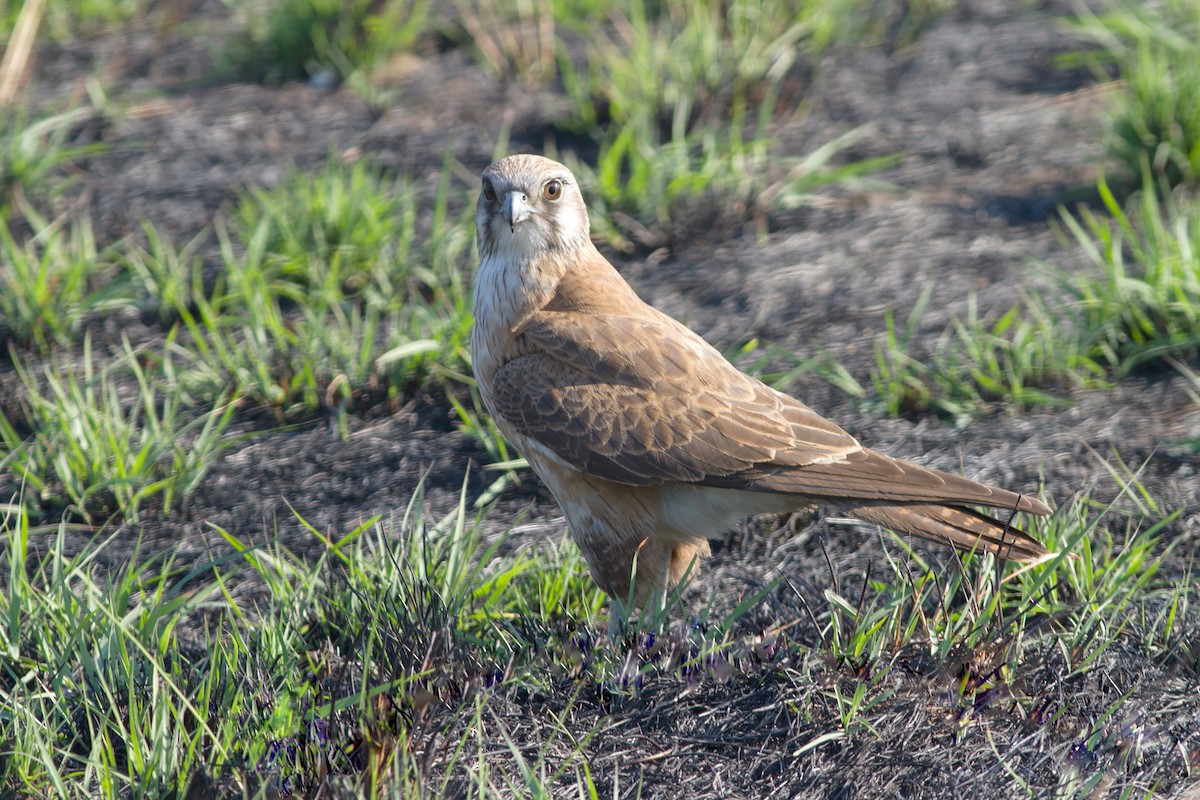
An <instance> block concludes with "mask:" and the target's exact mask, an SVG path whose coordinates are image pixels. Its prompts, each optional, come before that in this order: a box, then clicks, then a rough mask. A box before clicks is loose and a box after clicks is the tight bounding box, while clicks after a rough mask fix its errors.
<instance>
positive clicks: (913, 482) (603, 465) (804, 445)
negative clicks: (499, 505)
mask: <svg viewBox="0 0 1200 800" xmlns="http://www.w3.org/2000/svg"><path fill="white" fill-rule="evenodd" d="M520 339H521V341H520V348H519V349H520V351H521V352H525V353H527V354H528V355H524V356H522V357H520V358H517V359H515V360H513V361H511V362H509V363H508V364H506V365H505V366H504V367H503V368H501V369H500V371H499V372H498V373H497V375H496V378H495V379H494V381H493V386H492V392H491V394H492V395H493V397H492V401H493V405H494V408H493V409H492V410H493V413H495V414H497V415H499V416H501V417H503V418H504V420H505V421H506V422H508V423H509V424H510V425H512V426H513V427H514V428H515V429H516V430H517V431H519V432H520V433H521V434H523V435H525V436H527V437H529V438H531V439H533V440H535V441H537V442H538V443H539V444H541V445H542V446H544V447H546V448H548V449H549V450H550V451H551V452H553V453H554V454H555V455H557V456H558V457H559V458H561V459H563V460H564V461H566V462H567V463H569V464H571V465H572V466H574V467H575V468H576V469H579V470H581V471H583V472H586V473H588V474H591V475H595V476H597V477H601V478H606V479H608V480H613V481H618V482H621V483H628V484H634V485H649V484H656V483H663V482H667V481H683V482H689V483H698V484H701V485H705V486H714V487H724V488H736V489H744V490H748V491H758V492H772V493H780V494H798V495H804V496H806V497H810V498H813V499H823V498H824V499H846V500H851V501H853V500H867V501H871V500H874V501H880V500H883V501H888V500H894V501H900V502H908V503H912V502H938V503H955V504H963V503H976V504H979V505H987V506H994V507H1006V508H1013V507H1017V508H1020V509H1021V510H1023V511H1032V512H1034V513H1049V508H1047V507H1046V506H1045V505H1044V504H1042V503H1041V502H1039V501H1038V500H1036V499H1032V498H1025V497H1020V498H1019V496H1018V495H1017V494H1015V493H1013V492H1009V491H1007V490H1004V489H995V488H992V487H988V486H984V485H983V484H980V483H977V482H975V481H972V480H969V479H967V478H963V477H960V476H957V475H952V474H950V473H946V472H941V471H939V470H932V469H928V468H926V467H922V466H920V465H918V464H913V463H911V462H907V461H901V460H899V459H894V458H890V457H889V456H886V455H884V454H882V453H879V452H876V451H873V450H867V449H865V448H863V447H862V446H861V445H860V444H859V443H858V441H857V440H855V439H854V437H852V436H851V435H850V434H848V433H846V432H845V431H844V430H842V429H841V428H839V427H838V426H837V425H836V424H834V423H833V422H831V421H829V420H827V419H825V418H824V417H822V416H820V415H819V414H817V413H816V412H814V411H813V410H812V409H811V408H809V407H808V406H806V405H804V404H803V403H801V402H799V401H798V400H795V399H793V398H791V397H788V396H787V395H784V394H781V393H779V392H776V391H774V390H773V389H771V388H770V387H768V386H766V385H765V384H763V383H762V382H761V381H758V380H756V379H754V378H751V377H750V376H748V375H746V374H744V373H742V372H740V371H738V370H737V369H736V368H734V367H733V366H732V365H731V364H730V363H729V362H728V361H726V360H725V359H724V358H723V357H722V356H721V355H720V353H718V352H717V351H716V350H714V349H713V348H712V347H711V346H709V345H708V344H707V343H706V342H705V341H704V340H703V339H701V338H700V337H698V336H696V335H695V334H693V333H692V332H691V331H689V330H687V329H686V328H684V327H683V326H682V325H679V323H677V322H675V321H674V320H671V319H670V318H669V317H665V316H661V315H656V316H651V317H642V316H637V317H624V316H611V315H606V316H598V315H588V314H578V313H561V312H546V313H542V314H539V315H537V316H536V317H535V318H534V319H533V320H532V321H531V322H530V323H529V324H528V325H527V326H526V327H525V328H524V329H523V330H522V332H521V335H520ZM1018 498H1019V499H1018Z"/></svg>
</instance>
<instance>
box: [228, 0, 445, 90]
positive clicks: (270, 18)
mask: <svg viewBox="0 0 1200 800" xmlns="http://www.w3.org/2000/svg"><path fill="white" fill-rule="evenodd" d="M228 5H229V6H230V8H231V10H232V11H234V12H235V13H237V14H238V15H239V18H240V23H241V30H240V33H239V35H238V36H236V37H234V38H233V39H232V40H231V41H230V42H229V43H228V45H227V46H226V48H225V50H224V52H223V54H222V59H223V61H224V64H225V68H226V69H228V70H229V71H231V72H232V73H233V74H235V75H237V76H238V77H240V78H242V79H244V80H254V81H259V82H262V83H268V84H272V83H281V82H284V81H293V80H306V79H309V78H312V77H314V76H316V75H318V74H320V73H322V72H329V73H332V74H334V75H337V76H338V77H340V78H341V79H342V80H353V79H354V78H355V76H356V75H357V74H359V73H367V74H369V73H370V72H371V71H372V70H374V69H375V68H376V67H378V66H379V65H380V64H381V63H382V62H383V61H384V60H385V59H386V58H387V57H388V56H390V55H392V54H394V53H397V52H403V51H406V50H409V49H411V48H412V47H413V46H414V45H415V44H416V43H417V41H418V40H419V39H420V38H421V36H422V35H423V34H424V33H425V32H426V30H427V27H428V24H429V17H430V4H429V3H428V2H425V0H394V1H393V2H387V3H375V2H371V1H370V0H263V2H255V3H242V4H236V3H229V4H228Z"/></svg>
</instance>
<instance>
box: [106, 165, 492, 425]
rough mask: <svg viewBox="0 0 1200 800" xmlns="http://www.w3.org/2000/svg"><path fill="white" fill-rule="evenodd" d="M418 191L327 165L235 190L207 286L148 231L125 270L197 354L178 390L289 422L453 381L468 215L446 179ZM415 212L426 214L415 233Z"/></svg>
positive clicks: (466, 311)
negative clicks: (242, 402)
mask: <svg viewBox="0 0 1200 800" xmlns="http://www.w3.org/2000/svg"><path fill="white" fill-rule="evenodd" d="M422 191H423V190H422V189H421V187H418V186H417V185H416V184H415V183H413V182H411V181H408V180H406V179H387V178H385V177H384V176H382V174H380V173H378V172H377V171H373V170H371V169H370V168H369V167H368V166H366V165H364V164H361V163H359V164H353V165H344V164H341V163H339V162H336V161H331V162H330V164H329V165H328V166H326V167H325V168H324V169H323V170H321V171H319V172H317V173H315V174H312V175H303V174H300V173H294V174H292V175H290V176H289V177H288V178H287V179H286V180H285V181H284V183H283V184H282V185H280V186H279V187H276V188H275V189H272V190H263V189H257V190H251V191H248V192H247V193H246V194H245V195H244V197H243V198H242V200H241V202H240V203H239V205H238V208H237V209H236V210H235V212H234V215H233V223H232V228H231V229H230V230H227V229H226V228H225V227H224V226H223V225H222V226H220V227H218V230H217V233H218V239H219V241H220V244H221V254H222V260H223V262H224V264H223V269H222V271H221V277H220V278H219V279H218V280H217V282H216V283H215V285H214V286H212V287H211V289H206V288H205V287H203V286H202V285H201V283H202V281H201V273H200V265H199V264H198V262H197V261H196V259H195V257H194V255H193V254H192V251H193V249H194V246H195V245H194V244H189V245H186V246H185V247H184V248H182V249H178V248H175V247H173V246H171V245H170V244H169V243H167V242H166V241H164V239H163V238H162V237H161V236H160V235H159V234H158V233H157V232H156V231H154V230H153V229H148V230H147V234H148V236H147V238H148V244H147V245H146V246H141V247H133V248H132V250H131V255H130V257H129V262H128V263H129V269H130V272H131V273H132V274H133V275H135V276H136V278H137V279H138V281H139V282H140V283H141V285H143V286H145V287H147V289H148V292H149V295H150V298H151V302H152V303H153V304H155V305H156V307H157V308H158V309H159V313H160V314H161V315H163V316H164V317H165V318H167V319H174V320H178V321H177V322H176V323H175V325H174V327H173V329H172V333H171V336H172V337H173V338H174V337H179V339H180V341H181V343H186V345H187V347H188V348H189V349H191V350H192V351H194V352H195V353H196V355H197V358H196V359H195V363H194V365H193V366H192V367H191V369H190V370H189V373H188V375H186V376H183V377H182V378H181V380H182V381H184V382H185V383H188V384H189V385H190V386H191V387H192V389H193V391H194V392H195V393H196V394H197V395H198V396H199V397H200V398H202V399H205V400H211V399H212V398H213V397H214V396H216V395H217V394H220V393H222V392H230V393H232V394H233V395H234V396H238V397H241V396H245V397H247V398H249V399H250V400H252V401H253V402H255V403H258V404H266V405H269V406H274V407H277V408H278V409H279V410H280V412H281V413H282V414H283V415H284V416H291V415H294V414H305V413H312V412H313V411H316V410H318V409H326V408H329V409H336V408H339V407H344V404H345V403H348V402H350V401H352V400H353V399H354V398H355V397H362V396H363V395H366V394H383V395H385V396H386V395H388V394H389V393H390V394H395V393H398V392H399V391H401V390H403V389H405V388H409V387H411V386H414V385H416V384H419V383H420V382H421V381H422V380H424V379H426V378H427V377H429V376H430V375H431V374H434V373H437V374H441V375H457V374H460V373H461V372H462V371H463V370H464V364H465V359H466V348H467V340H468V337H469V331H470V323H471V318H470V301H469V296H468V292H467V289H466V287H465V279H464V273H465V270H466V262H467V260H468V259H469V258H470V256H471V252H472V246H473V241H474V230H473V223H472V222H471V219H470V217H471V213H472V209H471V207H470V205H469V203H468V200H467V197H466V195H467V191H466V190H464V189H462V188H461V187H460V186H459V185H458V184H456V183H455V182H453V181H452V180H451V178H450V172H449V170H448V169H447V170H445V171H443V173H442V177H441V180H440V182H439V183H438V184H437V185H436V189H435V194H434V195H433V197H432V198H430V197H428V196H427V195H426V194H422V193H421V192H422ZM472 199H473V198H472ZM425 203H431V207H432V209H433V213H432V217H431V219H428V220H427V221H423V222H422V223H421V226H420V227H418V221H417V216H418V215H417V211H418V208H419V207H421V206H423V204H425ZM426 225H427V226H428V227H425V226H426Z"/></svg>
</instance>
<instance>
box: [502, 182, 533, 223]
mask: <svg viewBox="0 0 1200 800" xmlns="http://www.w3.org/2000/svg"><path fill="white" fill-rule="evenodd" d="M501 213H503V214H504V221H505V222H507V223H508V229H509V230H510V231H512V232H514V233H515V232H516V230H517V223H518V222H522V221H524V220H527V219H529V215H530V214H532V213H533V209H531V208H530V207H529V198H528V196H527V195H526V194H525V193H524V192H517V191H513V192H509V193H508V194H506V195H504V208H503V210H502V212H501Z"/></svg>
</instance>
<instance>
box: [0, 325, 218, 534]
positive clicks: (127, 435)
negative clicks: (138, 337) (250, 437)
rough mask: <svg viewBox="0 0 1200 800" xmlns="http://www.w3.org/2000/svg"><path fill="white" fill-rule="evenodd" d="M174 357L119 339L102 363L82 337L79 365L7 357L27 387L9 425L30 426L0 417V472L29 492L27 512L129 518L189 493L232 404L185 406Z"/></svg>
mask: <svg viewBox="0 0 1200 800" xmlns="http://www.w3.org/2000/svg"><path fill="white" fill-rule="evenodd" d="M172 359H173V356H172V353H171V351H170V350H166V351H164V352H162V353H151V352H147V351H145V350H143V351H135V350H134V349H133V348H132V347H130V345H129V344H128V342H126V343H125V347H124V352H123V353H122V354H121V356H120V357H118V358H117V359H116V360H115V361H113V362H111V363H101V362H100V361H99V360H98V359H96V358H94V356H93V353H92V348H91V344H90V340H88V339H85V340H84V344H83V352H82V357H81V359H80V361H79V362H76V361H74V360H72V359H70V358H68V357H59V358H56V359H52V360H51V361H50V362H49V363H48V364H45V365H44V366H43V368H42V369H40V370H37V371H34V370H33V369H31V368H30V367H27V366H25V365H23V364H22V363H21V361H20V360H18V361H17V362H16V363H15V366H16V374H17V376H18V377H19V378H20V381H21V383H22V385H23V387H24V389H25V393H24V395H23V405H24V406H25V413H24V418H23V419H21V420H20V421H19V422H17V425H21V426H22V428H24V427H26V426H27V427H28V429H29V430H28V432H27V431H26V430H18V429H17V427H16V426H15V425H14V423H13V422H10V421H9V420H8V419H7V418H0V444H3V446H4V451H5V455H4V456H3V458H2V459H0V469H4V470H7V471H9V472H10V473H12V474H14V475H16V477H17V478H18V479H19V481H20V483H21V484H22V485H23V486H24V487H25V489H26V491H28V492H29V494H30V496H29V497H28V501H29V502H28V506H27V512H28V513H36V515H37V516H41V515H42V514H44V513H49V512H52V511H54V510H61V509H65V512H66V514H67V515H69V516H71V517H74V518H76V519H82V520H85V521H88V522H93V521H94V522H105V521H108V520H113V519H116V518H118V517H124V518H126V519H128V520H130V521H137V519H138V509H139V507H140V506H142V505H143V504H144V503H146V502H147V500H149V499H150V498H158V499H159V502H160V508H161V509H162V510H163V512H164V513H165V514H169V513H170V511H171V508H172V505H173V503H174V501H175V500H176V499H177V498H179V497H181V496H183V495H186V494H189V493H190V492H191V490H192V489H193V488H194V487H195V486H196V485H197V484H198V483H199V481H200V480H201V479H202V478H203V477H204V473H205V471H206V470H207V469H208V467H209V466H210V465H211V463H212V461H213V460H214V459H215V457H216V456H217V454H218V453H219V452H220V451H221V449H222V448H223V447H224V446H226V445H227V444H228V442H227V441H223V440H222V434H223V433H224V432H225V429H226V428H227V427H228V425H229V422H230V418H231V416H232V413H233V410H234V406H233V405H232V404H229V403H225V402H223V401H224V398H221V401H219V402H218V403H217V404H216V405H215V406H214V407H212V408H211V409H206V410H205V411H204V412H203V413H196V412H194V411H193V410H192V409H190V408H189V407H188V404H187V402H186V398H185V397H184V395H183V392H182V391H181V387H180V386H179V385H178V384H177V383H171V382H170V381H169V378H170V376H171V375H173V374H174V364H173V361H172ZM143 361H147V362H149V363H150V364H152V365H153V367H148V366H144V365H143ZM151 369H153V372H151ZM39 373H40V374H39Z"/></svg>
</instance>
